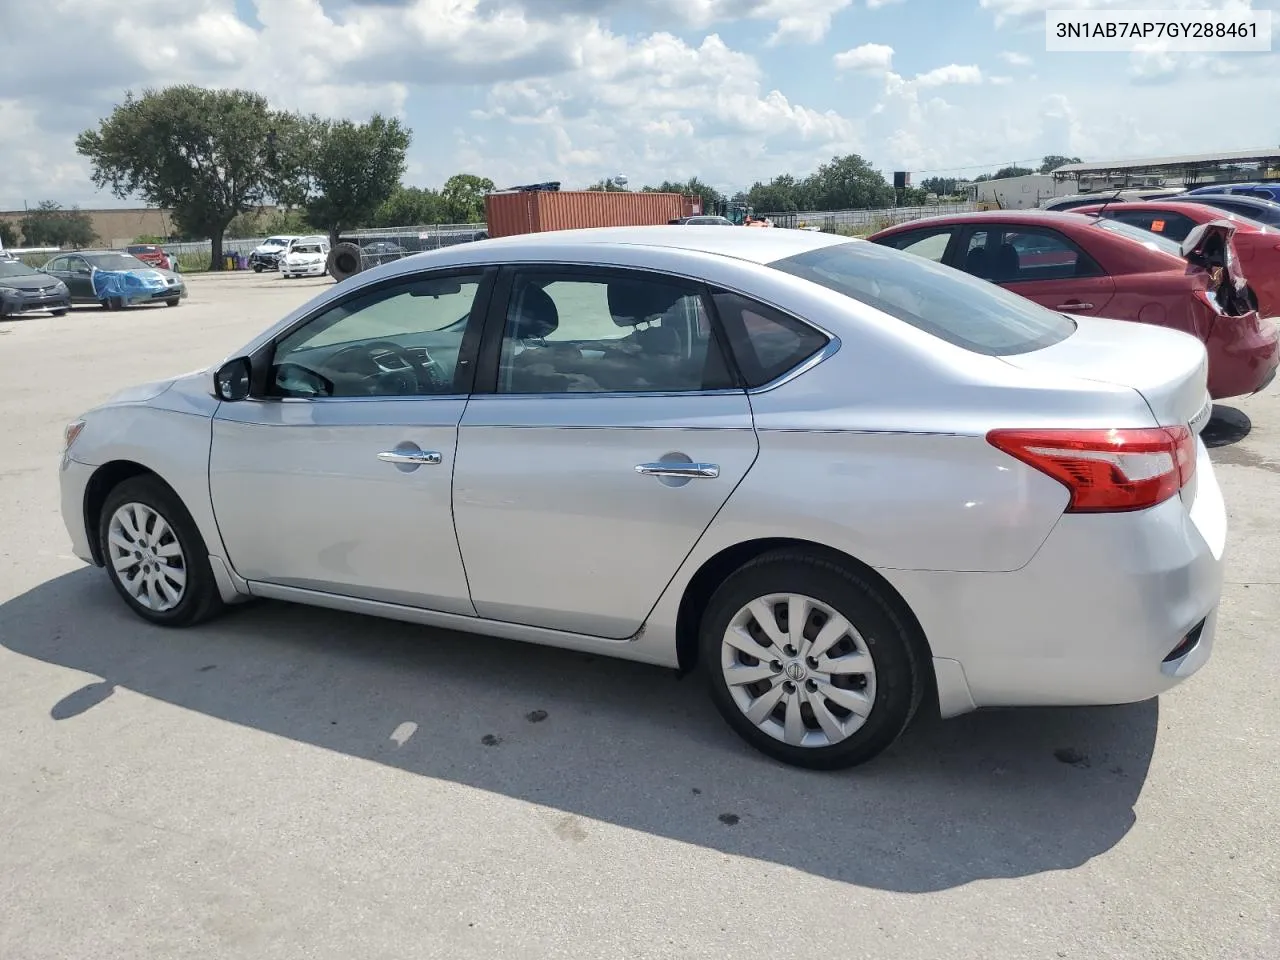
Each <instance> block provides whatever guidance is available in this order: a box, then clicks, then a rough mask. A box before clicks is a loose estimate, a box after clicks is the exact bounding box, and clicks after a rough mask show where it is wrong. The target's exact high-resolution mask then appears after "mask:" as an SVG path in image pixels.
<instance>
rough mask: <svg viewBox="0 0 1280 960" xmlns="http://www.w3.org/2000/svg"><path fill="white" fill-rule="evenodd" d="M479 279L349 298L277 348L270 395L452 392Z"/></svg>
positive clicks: (422, 281)
mask: <svg viewBox="0 0 1280 960" xmlns="http://www.w3.org/2000/svg"><path fill="white" fill-rule="evenodd" d="M481 279H482V278H481V277H480V276H479V275H472V276H455V277H430V278H426V277H422V278H417V279H414V280H412V281H409V282H407V283H399V284H395V285H393V286H389V287H382V288H380V289H378V290H374V291H370V292H368V293H363V294H357V295H356V296H354V297H352V298H350V299H348V300H344V301H342V302H341V303H339V304H337V305H335V306H333V307H330V308H329V309H328V310H326V311H324V312H323V313H321V314H320V315H319V316H317V317H315V318H314V319H312V320H311V321H309V322H308V323H306V324H304V325H303V326H301V327H299V328H298V329H296V330H294V331H293V332H292V333H290V334H288V335H287V336H285V337H284V339H282V340H281V341H280V343H279V344H278V345H277V347H276V351H275V357H274V359H273V361H272V378H271V387H270V392H271V393H272V395H274V396H282V397H416V396H440V395H443V394H451V393H455V392H464V391H465V390H466V387H465V386H461V387H455V381H456V380H460V379H461V378H460V377H459V376H458V373H459V370H458V367H459V363H458V359H459V355H460V353H461V352H462V340H463V335H464V334H465V333H466V329H467V324H468V321H469V319H470V316H471V308H472V304H473V303H474V301H475V298H476V292H477V291H478V290H479V288H480V283H481Z"/></svg>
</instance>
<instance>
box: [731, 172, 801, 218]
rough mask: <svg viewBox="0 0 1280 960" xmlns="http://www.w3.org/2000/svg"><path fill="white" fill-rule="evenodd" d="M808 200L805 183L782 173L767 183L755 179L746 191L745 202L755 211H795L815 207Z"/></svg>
mask: <svg viewBox="0 0 1280 960" xmlns="http://www.w3.org/2000/svg"><path fill="white" fill-rule="evenodd" d="M810 200H811V198H810V197H809V196H808V187H807V185H806V184H804V183H802V182H801V181H799V180H797V179H796V178H795V177H793V176H792V175H791V174H789V173H784V174H781V175H780V176H776V177H774V178H773V179H772V180H770V181H769V182H768V183H761V182H760V181H758V180H757V181H756V182H755V183H754V184H752V185H751V189H750V190H748V191H747V200H746V202H747V203H748V204H750V205H751V207H752V209H754V210H755V211H756V212H757V213H795V212H796V211H797V210H813V209H815V208H814V207H813V206H812V205H811V204H810Z"/></svg>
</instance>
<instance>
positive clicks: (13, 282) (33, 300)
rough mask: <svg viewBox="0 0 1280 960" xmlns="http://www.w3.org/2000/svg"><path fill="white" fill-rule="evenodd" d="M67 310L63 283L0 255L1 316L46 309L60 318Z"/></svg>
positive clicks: (39, 311)
mask: <svg viewBox="0 0 1280 960" xmlns="http://www.w3.org/2000/svg"><path fill="white" fill-rule="evenodd" d="M70 309H71V294H70V292H69V291H68V290H67V285H66V284H65V283H63V282H62V281H61V280H59V279H57V278H56V277H50V276H48V275H46V274H44V273H42V272H41V271H39V270H37V269H36V268H35V267H29V266H27V265H26V264H25V263H23V262H22V261H21V260H18V259H10V258H9V257H7V256H4V255H3V254H0V319H3V318H5V317H16V316H19V315H21V314H24V313H44V312H46V311H47V312H49V313H52V314H53V315H54V316H55V317H60V316H62V315H63V314H65V313H66V312H67V311H68V310H70Z"/></svg>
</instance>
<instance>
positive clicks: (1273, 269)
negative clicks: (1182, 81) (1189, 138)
mask: <svg viewBox="0 0 1280 960" xmlns="http://www.w3.org/2000/svg"><path fill="white" fill-rule="evenodd" d="M1071 212H1072V213H1077V214H1083V215H1085V216H1099V215H1101V216H1104V217H1107V218H1109V219H1111V220H1119V221H1120V222H1121V223H1127V224H1130V225H1131V226H1135V227H1140V228H1141V229H1143V230H1150V231H1151V232H1152V233H1158V234H1159V235H1160V236H1162V237H1167V238H1168V239H1170V240H1173V241H1176V242H1178V243H1181V242H1182V241H1183V240H1185V239H1186V238H1187V236H1188V235H1189V234H1190V233H1191V231H1192V230H1194V229H1195V228H1196V227H1198V226H1200V225H1201V224H1204V223H1212V222H1213V221H1215V220H1226V221H1228V222H1230V223H1231V225H1232V226H1233V227H1235V233H1234V234H1233V235H1232V237H1231V245H1232V247H1233V248H1234V249H1235V251H1236V254H1237V255H1238V256H1239V257H1240V272H1241V273H1242V274H1243V275H1244V278H1245V280H1246V281H1247V282H1248V284H1249V286H1250V287H1251V288H1252V289H1253V291H1254V293H1255V294H1257V297H1258V311H1259V312H1260V313H1261V314H1262V315H1263V316H1264V317H1280V229H1277V228H1276V227H1268V226H1264V225H1263V224H1261V223H1258V222H1257V221H1256V220H1250V219H1248V218H1247V217H1242V216H1240V215H1239V214H1235V213H1230V212H1228V211H1226V210H1219V209H1218V208H1216V207H1210V206H1208V205H1206V204H1203V203H1191V202H1189V201H1187V200H1176V201H1175V200H1169V201H1165V200H1152V201H1150V202H1148V203H1109V204H1100V205H1095V206H1092V207H1077V208H1076V209H1075V210H1073V211H1071Z"/></svg>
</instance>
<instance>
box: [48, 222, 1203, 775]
mask: <svg viewBox="0 0 1280 960" xmlns="http://www.w3.org/2000/svg"><path fill="white" fill-rule="evenodd" d="M1209 409H1210V408H1209V406H1208V400H1207V394H1206V357H1205V352H1204V348H1203V346H1202V345H1201V344H1200V343H1199V341H1197V340H1195V339H1193V338H1191V337H1189V336H1186V335H1184V334H1181V333H1177V332H1173V331H1169V330H1164V329H1160V328H1156V327H1151V326H1145V325H1138V324H1127V323H1122V322H1118V321H1108V320H1098V319H1092V318H1071V317H1067V316H1064V315H1062V314H1058V313H1054V312H1051V311H1048V310H1046V309H1044V308H1042V307H1040V306H1038V305H1036V304H1035V303H1032V302H1031V301H1029V300H1026V299H1024V298H1022V297H1019V296H1016V295H1015V294H1012V293H1008V292H1006V291H1004V290H1002V289H1000V288H998V287H996V286H993V285H991V284H988V283H985V282H983V281H981V280H978V279H976V278H973V277H970V276H968V275H966V274H963V273H961V272H959V271H954V270H951V269H949V268H947V267H943V266H939V265H936V264H933V263H930V262H928V261H925V260H922V259H921V258H919V257H913V256H911V255H909V254H903V253H901V252H899V251H896V250H891V249H888V248H885V247H880V246H876V245H874V244H870V243H866V242H863V241H857V240H846V239H843V238H840V237H835V236H830V235H826V234H819V233H810V232H806V231H792V230H768V231H764V230H722V229H718V228H715V227H697V226H669V227H667V226H663V227H627V228H611V229H598V230H582V231H563V232H555V233H543V234H535V235H531V236H519V237H510V238H503V239H498V240H487V241H482V242H479V243H472V244H465V245H460V246H455V247H450V248H447V249H444V250H440V251H437V252H433V253H429V254H422V255H418V256H414V257H409V258H406V259H403V260H398V261H396V262H394V263H390V264H386V265H384V266H382V267H379V268H376V269H374V270H371V271H369V272H366V273H361V274H359V275H358V276H357V277H355V278H353V279H351V280H348V281H346V282H344V283H341V284H338V285H336V286H335V287H333V288H332V289H330V290H326V291H325V292H324V293H322V294H321V295H320V296H318V297H317V298H315V299H314V300H312V301H311V302H309V303H307V304H306V305H304V306H302V307H300V308H299V309H298V310H296V311H294V312H293V313H292V314H290V315H289V316H287V317H285V318H284V319H283V320H282V321H280V322H279V323H278V324H276V325H275V326H273V327H272V328H271V329H269V330H267V331H266V332H265V333H263V334H262V335H261V336H260V337H258V338H257V339H255V340H254V341H253V342H251V343H249V344H247V345H246V346H245V347H244V348H243V350H241V351H238V352H237V353H236V354H234V355H233V356H232V357H231V358H230V359H228V360H227V361H226V362H224V363H222V364H220V365H218V366H216V367H213V368H210V369H209V370H207V371H204V372H200V373H196V374H191V375H188V376H184V377H179V378H177V379H173V380H166V381H163V382H159V383H154V384H150V385H146V386H141V387H137V388H135V389H133V390H130V391H128V392H126V393H124V394H122V395H120V396H119V397H117V398H115V399H113V400H111V401H110V402H108V403H107V404H105V405H103V406H101V407H98V408H96V409H94V410H92V411H90V412H89V413H87V414H85V415H84V416H83V417H81V418H80V419H78V420H76V421H74V422H73V423H71V424H70V425H69V426H68V428H67V437H66V449H65V453H64V454H63V457H62V462H61V485H62V509H63V515H64V518H65V521H66V525H67V529H68V531H69V532H70V535H71V540H72V542H73V544H74V549H75V552H76V554H77V555H78V556H80V557H82V558H83V559H84V560H86V561H88V562H89V563H93V564H97V565H99V566H105V568H106V571H107V574H108V576H109V577H110V579H111V582H112V583H113V584H114V585H115V587H116V589H117V590H118V592H119V593H120V595H121V597H123V599H124V601H125V603H126V604H127V605H128V606H129V607H130V608H131V609H132V610H133V611H134V612H136V613H137V614H138V615H140V616H141V617H143V618H144V619H146V620H149V621H151V622H152V623H156V624H161V625H167V626H186V625H190V624H194V623H197V622H199V621H201V620H203V619H205V618H207V617H209V616H212V615H213V614H215V613H217V612H218V611H219V610H220V609H221V608H222V607H223V606H224V605H225V604H230V603H238V602H241V601H245V600H249V599H250V598H253V597H267V598H273V599H277V600H290V601H297V602H300V603H307V604H314V605H318V606H323V607H329V608H334V609H339V610H346V611H354V612H359V613H367V614H373V615H378V616H385V617H393V618H397V619H402V620H408V621H412V622H416V623H422V624H428V625H433V626H439V627H447V628H452V629H461V630H469V631H474V632H477V633H484V634H491V635H497V636H502V637H508V638H514V639H519V640H526V641H531V642H534V643H544V644H550V645H553V646H559V647H566V648H570V649H574V650H584V651H592V652H595V653H602V654H607V655H611V656H617V657H623V658H627V659H631V660H637V661H643V662H647V663H652V664H659V665H662V666H665V667H672V668H678V669H680V670H683V671H689V670H693V669H695V668H697V669H700V670H701V671H702V672H703V673H704V674H705V676H706V679H707V682H708V687H709V690H710V695H711V697H712V699H713V700H714V702H715V704H716V706H717V707H718V708H719V710H720V711H721V713H722V714H723V715H724V717H725V718H726V719H727V721H728V722H729V724H730V725H731V726H732V727H733V728H734V729H735V730H736V731H737V732H738V733H739V734H741V735H742V736H743V737H744V738H745V739H746V740H747V741H749V742H750V743H751V744H753V745H755V746H756V747H758V748H759V749H761V750H763V751H764V752H766V753H768V754H770V755H771V756H773V757H775V758H778V759H780V760H783V761H785V762H788V763H792V764H797V765H801V766H809V767H816V768H836V767H843V766H849V765H852V764H857V763H861V762H863V761H866V760H868V759H870V758H871V757H873V756H875V755H876V754H878V753H879V752H881V751H882V750H884V749H885V748H886V747H888V746H889V745H890V744H891V743H892V742H893V741H894V740H895V739H896V738H897V737H898V736H899V735H900V734H901V733H902V732H903V730H904V729H905V728H906V727H907V725H908V723H909V722H910V721H911V719H912V716H913V715H914V714H915V713H916V711H917V709H918V708H919V707H920V706H921V704H922V703H926V702H927V704H928V705H929V707H930V708H931V709H936V710H937V711H939V712H940V713H941V714H942V715H943V716H954V715H957V714H961V713H964V712H966V711H970V710H973V709H975V708H978V707H990V706H1021V705H1046V704H1108V703H1121V702H1129V701H1135V700H1141V699H1145V698H1148V697H1152V696H1155V695H1157V694H1159V693H1161V692H1163V691H1165V690H1167V689H1168V688H1170V687H1172V686H1173V685H1175V684H1176V683H1178V682H1179V681H1180V680H1181V679H1183V678H1185V677H1187V676H1189V675H1190V674H1192V673H1193V672H1195V671H1196V670H1197V669H1198V668H1199V667H1201V666H1202V665H1203V664H1204V663H1205V661H1206V660H1207V659H1208V657H1209V654H1210V649H1211V646H1212V643H1213V637H1214V629H1215V623H1216V618H1217V610H1218V601H1219V594H1220V590H1221V578H1222V554H1223V547H1224V543H1225V539H1226V513H1225V508H1224V505H1223V501H1222V496H1221V493H1220V491H1219V488H1218V484H1217V481H1216V479H1215V477H1214V472H1213V468H1212V466H1211V465H1210V463H1209V460H1208V457H1207V456H1206V453H1205V449H1204V445H1203V444H1202V443H1201V442H1200V440H1199V438H1198V433H1199V430H1200V428H1201V427H1202V426H1203V424H1204V422H1205V420H1206V419H1207V416H1208V411H1209Z"/></svg>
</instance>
